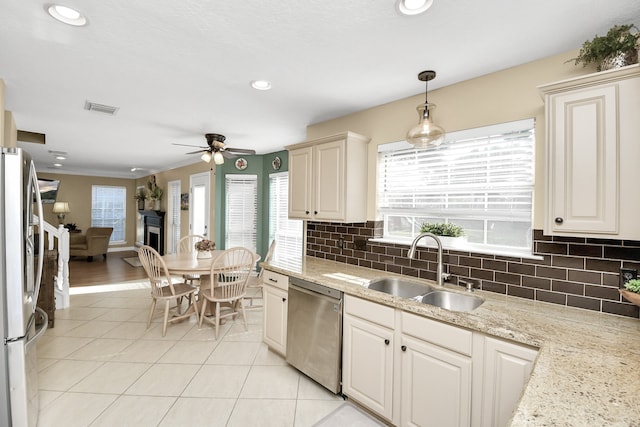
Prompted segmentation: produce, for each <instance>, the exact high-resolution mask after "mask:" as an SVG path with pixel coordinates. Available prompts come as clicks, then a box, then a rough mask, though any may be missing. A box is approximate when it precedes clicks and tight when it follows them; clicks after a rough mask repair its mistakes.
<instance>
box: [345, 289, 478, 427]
mask: <svg viewBox="0 0 640 427" xmlns="http://www.w3.org/2000/svg"><path fill="white" fill-rule="evenodd" d="M344 310H345V314H344V321H343V366H342V392H343V393H344V394H345V395H347V396H348V397H349V398H351V399H354V400H356V401H357V402H359V403H360V404H362V405H364V406H366V407H367V408H368V409H369V410H371V411H373V412H375V413H377V414H378V415H380V416H382V417H384V418H386V419H387V420H388V421H390V422H392V423H394V424H395V425H402V426H451V427H461V426H469V423H470V416H471V378H472V376H471V373H472V370H471V367H472V359H471V352H472V337H473V334H472V332H470V331H467V330H465V329H462V328H458V327H455V326H452V325H447V324H444V323H442V322H437V321H434V320H430V319H427V318H424V317H421V316H417V315H414V314H410V313H406V312H403V311H401V310H395V309H393V308H391V307H387V306H384V305H381V304H377V303H373V302H370V301H366V300H363V299H360V298H355V297H352V296H349V295H346V296H345V305H344Z"/></svg>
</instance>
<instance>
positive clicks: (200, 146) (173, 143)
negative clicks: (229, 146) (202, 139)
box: [171, 142, 208, 148]
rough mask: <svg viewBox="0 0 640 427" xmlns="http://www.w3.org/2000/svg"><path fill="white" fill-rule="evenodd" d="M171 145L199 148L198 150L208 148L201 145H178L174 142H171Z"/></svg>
mask: <svg viewBox="0 0 640 427" xmlns="http://www.w3.org/2000/svg"><path fill="white" fill-rule="evenodd" d="M171 145H180V146H182V147H199V148H208V147H203V146H202V145H191V144H178V143H176V142H172V143H171Z"/></svg>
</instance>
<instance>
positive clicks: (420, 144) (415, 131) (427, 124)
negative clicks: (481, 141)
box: [407, 71, 445, 148]
mask: <svg viewBox="0 0 640 427" xmlns="http://www.w3.org/2000/svg"><path fill="white" fill-rule="evenodd" d="M435 77H436V72H435V71H423V72H421V73H420V74H418V80H420V81H421V82H425V93H424V104H420V105H418V108H417V110H418V116H420V122H419V123H418V124H417V125H416V126H414V127H412V128H411V129H409V132H407V142H408V143H410V144H412V145H413V146H414V147H416V148H428V147H436V146H438V145H440V144H442V142H443V141H444V135H445V132H444V129H443V128H441V127H440V126H438V125H437V124H435V123H433V122H432V121H431V115H430V111H431V110H434V109H435V108H436V106H435V104H430V103H429V101H428V99H427V87H428V82H429V80H433V79H434V78H435Z"/></svg>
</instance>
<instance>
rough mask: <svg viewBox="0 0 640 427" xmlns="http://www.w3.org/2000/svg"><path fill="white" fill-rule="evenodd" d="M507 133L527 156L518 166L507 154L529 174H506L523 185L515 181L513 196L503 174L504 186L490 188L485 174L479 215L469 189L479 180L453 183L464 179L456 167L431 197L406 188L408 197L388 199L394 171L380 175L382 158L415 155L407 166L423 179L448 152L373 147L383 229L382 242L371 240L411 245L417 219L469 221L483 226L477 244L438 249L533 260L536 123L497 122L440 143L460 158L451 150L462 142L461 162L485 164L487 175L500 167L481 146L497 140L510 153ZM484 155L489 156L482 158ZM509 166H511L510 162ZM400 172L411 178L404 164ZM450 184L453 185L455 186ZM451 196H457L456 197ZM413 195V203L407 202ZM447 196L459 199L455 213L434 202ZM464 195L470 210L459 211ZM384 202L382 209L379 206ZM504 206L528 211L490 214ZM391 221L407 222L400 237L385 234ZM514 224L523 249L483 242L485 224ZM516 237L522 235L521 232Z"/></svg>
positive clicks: (405, 145)
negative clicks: (426, 208) (392, 219)
mask: <svg viewBox="0 0 640 427" xmlns="http://www.w3.org/2000/svg"><path fill="white" fill-rule="evenodd" d="M510 134H515V135H516V136H518V138H517V139H516V140H517V141H518V146H517V147H518V148H520V147H524V148H523V152H525V153H526V155H527V156H530V157H528V158H526V159H525V160H524V161H522V160H520V159H519V158H517V156H519V154H513V153H512V154H510V155H511V156H513V157H514V158H515V159H516V160H517V161H521V162H526V163H527V167H528V169H526V170H521V169H514V172H511V173H512V174H513V176H514V177H517V179H518V180H522V182H520V181H518V182H519V184H520V185H517V186H515V188H516V189H517V190H518V191H513V190H512V189H511V187H512V186H511V183H510V182H509V181H508V179H509V178H510V176H509V175H508V174H507V175H504V176H505V177H506V179H507V180H505V181H504V182H500V181H498V180H496V182H497V183H498V184H497V185H493V187H492V186H491V184H492V182H491V181H492V177H491V174H490V173H487V176H488V178H486V180H487V183H486V184H484V185H485V187H486V192H485V193H486V194H485V206H484V210H482V209H477V205H482V202H480V203H478V200H481V198H480V199H474V196H477V193H474V191H473V189H475V188H476V187H474V185H477V183H476V181H478V179H477V177H476V178H475V181H470V182H471V183H470V184H465V183H464V181H456V179H458V178H460V177H462V178H464V166H460V167H459V168H458V169H457V170H456V171H455V172H454V173H453V174H451V176H452V178H451V179H450V180H449V181H447V182H448V183H447V184H442V182H437V181H435V184H433V185H434V186H433V187H432V188H435V190H432V191H431V193H430V192H429V190H427V191H422V192H420V191H413V190H411V189H410V190H409V191H408V192H407V193H397V194H396V195H392V192H393V191H394V189H393V188H391V187H392V184H393V171H391V172H389V171H388V170H384V171H383V170H382V169H383V168H385V167H386V165H387V164H388V163H386V164H385V163H384V162H385V160H384V159H385V156H386V158H387V161H389V160H391V161H393V156H394V155H397V156H398V158H399V159H400V160H398V161H403V160H404V157H402V156H403V153H406V155H407V156H409V157H410V155H411V153H413V152H415V153H416V159H419V160H416V161H415V162H414V163H413V164H412V166H414V167H415V171H416V176H424V173H425V170H427V169H428V168H424V165H425V164H426V163H427V162H428V161H431V160H433V162H434V163H432V170H436V168H437V167H438V166H442V164H443V161H442V159H440V158H444V157H445V156H446V155H448V154H449V152H446V151H440V152H436V151H430V150H432V149H416V148H414V147H412V146H411V145H410V144H409V143H407V142H406V141H399V142H392V143H387V144H380V145H379V146H378V162H377V168H376V172H377V180H376V190H377V191H376V214H377V216H378V218H379V219H382V220H383V224H384V225H383V237H379V238H375V239H373V240H374V241H378V242H385V243H398V244H410V243H411V242H412V241H413V239H414V238H415V237H416V236H417V235H418V234H419V226H420V224H421V223H422V222H424V221H423V220H421V219H427V218H429V219H432V220H433V221H431V222H434V221H437V222H454V223H456V221H459V222H467V223H468V222H470V221H483V224H482V234H483V235H482V237H481V238H482V243H479V242H472V241H467V242H465V241H456V242H455V244H449V243H444V244H443V247H444V248H446V249H455V250H462V251H470V252H478V253H486V254H497V255H507V256H518V257H532V258H536V257H535V256H533V255H532V253H533V252H532V249H533V247H532V245H533V243H532V230H533V213H534V210H535V207H534V202H535V200H534V186H535V119H533V118H530V119H524V120H517V121H513V122H508V123H501V124H497V125H491V126H483V127H479V128H474V129H469V130H465V131H459V132H452V133H449V134H447V137H446V139H445V143H443V146H445V144H449V147H451V148H452V150H451V153H453V154H458V156H459V153H456V151H454V150H459V149H460V147H461V145H458V146H456V145H455V144H456V143H463V142H464V143H465V144H467V145H465V147H466V146H469V147H470V148H469V150H468V152H463V153H465V155H466V157H467V158H472V161H477V162H482V161H484V162H485V163H486V165H487V166H486V167H487V170H491V169H492V168H495V166H494V164H495V165H496V166H500V165H502V162H495V161H494V159H493V158H492V157H491V153H492V151H491V150H492V149H491V148H489V149H486V147H489V145H488V143H492V142H494V141H497V144H496V145H497V146H499V144H500V143H502V147H503V148H502V150H503V151H504V152H506V153H509V152H510V151H511V150H510V147H509V148H504V147H505V144H504V140H505V139H507V137H506V136H507V135H510ZM527 134H528V135H529V136H528V137H524V138H523V137H522V136H523V135H527ZM523 141H524V142H523ZM483 143H487V145H485V146H482V145H481V144H483ZM473 144H477V145H473ZM443 146H440V148H437V149H436V150H442V148H444V147H443ZM445 147H446V146H445ZM499 150H500V149H499ZM477 152H481V154H477ZM484 152H486V153H488V154H485V153H484ZM392 153H394V154H392ZM485 156H486V159H484V157H485ZM459 157H460V156H459ZM483 159H484V160H483ZM465 161H468V159H466V160H465ZM509 161H510V162H511V160H510V159H509ZM517 161H513V162H511V163H514V164H516V165H517V164H518V163H517ZM416 162H417V163H416ZM438 162H439V163H438ZM452 162H453V161H450V162H449V163H446V165H447V166H448V165H451V164H452ZM407 164H411V163H407ZM460 164H461V163H459V164H458V165H460ZM396 167H397V166H396ZM403 167H404V168H405V169H403V170H402V172H403V174H406V175H405V178H404V179H405V180H406V176H407V175H411V170H409V171H408V172H407V171H406V164H404V165H403ZM496 169H497V168H496ZM469 170H471V171H472V172H473V174H474V175H478V172H477V167H476V166H474V168H472V169H469ZM497 170H499V169H497ZM385 173H390V174H391V177H390V178H389V176H385ZM421 173H422V174H421ZM458 175H459V176H458ZM385 179H386V181H385ZM396 179H398V178H396ZM445 181H446V180H445ZM396 182H398V181H396ZM460 182H463V184H460ZM452 183H455V184H457V187H456V185H454V184H452ZM440 185H442V187H440V188H443V189H444V190H445V191H446V193H437V191H440V190H438V189H437V188H438V187H439V186H440ZM447 185H448V186H447ZM385 188H389V189H388V190H385ZM396 188H397V187H396ZM414 188H415V186H414ZM460 188H462V189H463V191H459V190H460ZM478 188H480V187H478ZM501 189H503V191H502V193H499V191H498V190H501ZM504 190H506V191H504ZM385 191H386V192H385ZM412 191H413V193H412ZM456 191H457V192H458V193H459V194H455V193H456ZM525 193H526V194H527V197H526V198H522V199H520V198H518V197H522V196H523V194H525ZM412 194H413V197H414V199H411V197H412V196H411V195H412ZM429 194H431V195H432V196H431V198H432V199H433V200H435V201H431V199H430V196H429ZM434 194H437V197H436V196H433V195H434ZM441 194H442V195H441ZM452 194H453V195H454V196H458V197H459V198H460V199H459V200H458V201H457V203H458V209H448V208H447V206H448V205H447V203H446V202H442V201H438V199H442V200H448V198H449V197H451V195H452ZM496 194H499V195H498V196H496ZM389 195H391V196H389ZM425 195H426V196H425ZM505 195H512V198H515V200H516V201H515V202H514V201H512V200H511V201H510V199H509V197H506V196H505ZM399 196H400V197H399ZM403 196H406V197H403ZM465 196H466V197H467V198H468V199H470V200H471V202H469V203H471V205H470V206H471V207H470V208H468V209H464V208H461V207H460V206H464V203H465V202H464V200H465ZM394 198H398V200H397V201H396V204H395V206H394V200H393V199H394ZM452 199H455V197H452ZM521 200H522V201H521ZM505 201H506V202H505ZM385 203H386V204H387V205H386V206H383V205H384V204H385ZM438 203H440V204H441V206H440V208H439V209H433V206H435V205H437V204H438ZM491 203H493V205H491ZM509 203H511V205H516V206H517V205H518V203H520V204H521V205H522V206H523V207H526V206H528V207H529V210H528V211H526V212H524V211H519V212H520V213H518V214H515V215H514V214H513V211H514V209H513V206H511V208H510V209H502V210H501V211H500V212H499V211H498V209H496V210H495V211H493V212H492V210H491V207H492V206H494V207H496V206H500V205H501V204H504V205H506V206H507V207H508V206H509ZM412 204H413V207H412V208H408V207H407V206H410V205H412ZM429 204H431V205H432V209H431V210H425V208H424V206H428V205H429ZM402 205H404V207H401V206H402ZM420 205H422V206H423V207H420ZM454 205H455V203H454ZM474 206H475V208H476V209H475V211H474V210H473V208H474ZM516 211H517V210H516ZM393 217H406V219H405V220H404V221H406V222H405V224H404V225H401V227H405V231H404V234H405V235H404V236H403V235H401V234H400V233H395V234H394V233H393V232H392V231H390V227H393V224H392V221H390V218H393ZM513 221H517V222H520V223H523V226H522V227H521V228H526V229H527V230H528V234H527V235H526V237H525V236H524V235H521V237H524V238H525V240H526V244H524V245H521V246H509V245H501V244H491V243H487V241H488V237H487V226H488V225H487V224H489V223H494V225H496V224H497V225H500V223H501V222H503V223H505V224H506V226H507V227H508V226H510V225H512V222H513ZM409 228H410V230H409ZM479 230H480V229H475V230H474V236H473V237H474V240H475V239H479V238H480V236H479V234H480V233H479ZM521 232H525V231H524V230H522V231H521ZM498 234H499V233H494V235H498ZM425 240H426V239H423V240H422V242H424V243H423V244H424V245H425V246H430V245H431V243H430V241H428V240H427V241H426V242H425ZM422 242H421V243H422Z"/></svg>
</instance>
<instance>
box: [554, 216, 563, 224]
mask: <svg viewBox="0 0 640 427" xmlns="http://www.w3.org/2000/svg"><path fill="white" fill-rule="evenodd" d="M554 221H555V222H556V224H562V223H563V222H564V219H562V218H560V217H557V218H556V219H555V220H554Z"/></svg>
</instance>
